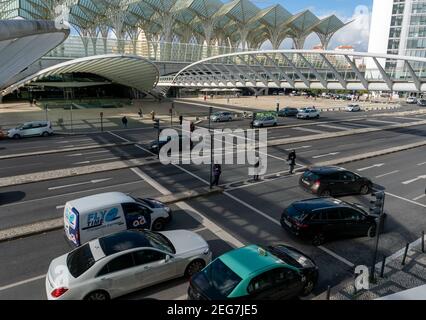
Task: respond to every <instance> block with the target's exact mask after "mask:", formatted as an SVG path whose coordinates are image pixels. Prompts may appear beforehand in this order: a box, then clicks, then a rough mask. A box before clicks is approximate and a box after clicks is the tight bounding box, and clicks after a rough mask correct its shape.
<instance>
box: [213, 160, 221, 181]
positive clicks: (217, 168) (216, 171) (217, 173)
mask: <svg viewBox="0 0 426 320" xmlns="http://www.w3.org/2000/svg"><path fill="white" fill-rule="evenodd" d="M221 174H222V166H221V165H220V164H218V163H215V164H214V165H213V177H214V180H213V186H218V185H219V179H220V175H221Z"/></svg>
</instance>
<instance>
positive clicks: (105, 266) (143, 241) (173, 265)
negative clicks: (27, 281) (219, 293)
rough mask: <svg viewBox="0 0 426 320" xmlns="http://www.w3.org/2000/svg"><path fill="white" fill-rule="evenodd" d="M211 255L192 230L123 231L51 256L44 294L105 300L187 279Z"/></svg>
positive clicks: (50, 298) (207, 260) (204, 243)
mask: <svg viewBox="0 0 426 320" xmlns="http://www.w3.org/2000/svg"><path fill="white" fill-rule="evenodd" d="M211 258H212V253H211V251H210V249H209V246H208V244H207V242H206V241H205V240H204V239H203V238H202V237H201V236H199V235H198V234H196V233H194V232H191V231H186V230H175V231H164V232H153V231H148V230H144V231H123V232H119V233H115V234H112V235H109V236H105V237H101V238H99V239H96V240H92V241H90V242H88V243H86V244H85V245H83V246H82V247H79V248H77V249H75V250H73V251H71V252H70V253H67V254H64V255H62V256H60V257H59V258H56V259H54V260H53V261H52V262H51V263H50V266H49V270H48V272H47V275H46V294H47V298H48V299H49V300H59V299H60V300H81V299H87V300H108V299H112V298H116V297H119V296H122V295H125V294H128V293H131V292H133V291H137V290H139V289H142V288H145V287H148V286H152V285H155V284H157V283H160V282H164V281H166V280H169V279H173V278H178V277H181V276H186V277H191V276H192V275H194V274H195V273H197V272H199V271H201V270H202V269H203V268H204V267H205V266H206V265H207V264H209V263H210V261H211Z"/></svg>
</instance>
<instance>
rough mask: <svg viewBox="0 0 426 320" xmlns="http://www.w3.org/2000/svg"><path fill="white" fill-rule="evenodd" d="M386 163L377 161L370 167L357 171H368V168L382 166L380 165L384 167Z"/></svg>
mask: <svg viewBox="0 0 426 320" xmlns="http://www.w3.org/2000/svg"><path fill="white" fill-rule="evenodd" d="M384 165H385V163H376V164H373V165H372V166H369V167H365V168H360V169H357V171H361V172H362V171H366V170H369V169H373V168H380V167H383V166H384Z"/></svg>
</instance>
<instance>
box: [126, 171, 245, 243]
mask: <svg viewBox="0 0 426 320" xmlns="http://www.w3.org/2000/svg"><path fill="white" fill-rule="evenodd" d="M130 170H131V171H133V172H134V173H135V174H136V175H138V176H139V177H140V178H141V179H143V180H145V181H146V182H147V183H148V184H150V185H151V186H152V187H153V188H155V189H156V190H157V191H159V192H161V193H162V194H163V195H169V194H171V192H170V191H169V190H168V189H166V188H165V187H164V186H162V185H161V184H159V183H158V182H157V181H155V180H154V179H152V178H151V177H150V176H148V175H147V174H146V173H145V172H143V171H142V170H141V169H139V168H132V169H130ZM176 205H177V206H178V207H179V208H181V209H182V210H184V211H186V212H187V213H188V214H189V215H190V216H191V217H192V218H194V219H195V220H197V221H198V222H200V223H201V224H202V225H203V226H205V227H206V228H208V229H209V230H210V231H211V232H213V233H214V234H215V235H216V236H217V237H218V238H219V239H223V240H224V241H226V242H228V243H229V244H230V245H231V246H233V247H236V248H239V247H243V246H244V244H243V243H242V242H241V241H240V240H238V239H237V238H235V237H234V236H232V235H231V234H230V233H228V232H226V231H225V230H223V229H222V228H221V227H219V226H218V225H217V224H216V223H214V222H213V221H211V220H210V219H208V218H207V217H205V216H204V215H203V214H201V213H200V212H199V211H197V210H195V209H194V208H193V207H191V206H190V205H188V204H187V203H185V202H178V203H176Z"/></svg>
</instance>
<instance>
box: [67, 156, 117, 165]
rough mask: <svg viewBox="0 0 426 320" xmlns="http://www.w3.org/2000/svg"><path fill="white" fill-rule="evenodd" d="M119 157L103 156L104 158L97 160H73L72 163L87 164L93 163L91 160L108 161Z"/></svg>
mask: <svg viewBox="0 0 426 320" xmlns="http://www.w3.org/2000/svg"><path fill="white" fill-rule="evenodd" d="M117 159H119V157H112V158H104V159H99V160H90V161H89V160H87V161H81V162H74V163H73V164H89V163H93V162H102V161H108V160H117Z"/></svg>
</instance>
